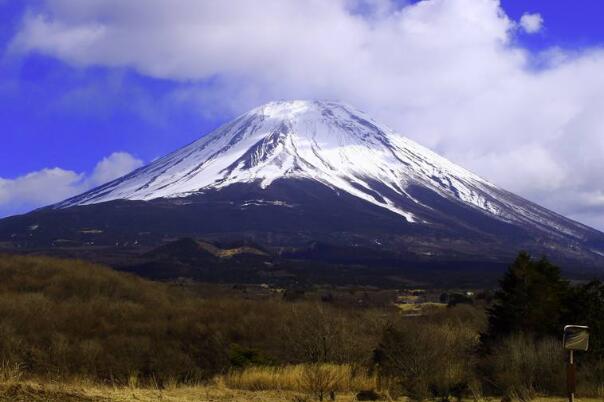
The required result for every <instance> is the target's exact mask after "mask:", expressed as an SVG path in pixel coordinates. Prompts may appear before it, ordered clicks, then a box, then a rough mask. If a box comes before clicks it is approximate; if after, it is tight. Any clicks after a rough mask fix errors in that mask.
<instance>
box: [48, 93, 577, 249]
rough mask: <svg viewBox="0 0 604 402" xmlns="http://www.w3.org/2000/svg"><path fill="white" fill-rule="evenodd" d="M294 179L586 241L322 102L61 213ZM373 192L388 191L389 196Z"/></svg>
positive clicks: (175, 158)
mask: <svg viewBox="0 0 604 402" xmlns="http://www.w3.org/2000/svg"><path fill="white" fill-rule="evenodd" d="M287 178H301V179H311V180H315V181H317V182H320V183H322V184H324V185H326V186H329V187H330V188H332V189H333V190H335V191H338V192H339V191H343V192H346V193H349V194H351V195H353V196H355V197H358V198H361V199H363V200H365V201H367V202H369V203H372V204H374V205H376V206H379V207H381V208H384V209H386V210H389V211H391V212H394V213H396V214H398V215H400V216H401V217H402V218H401V219H404V220H405V221H406V222H407V223H411V224H418V225H422V224H430V223H431V222H430V221H429V220H426V219H425V218H422V217H419V216H417V214H415V213H413V212H411V211H410V210H409V208H407V207H405V205H407V206H408V205H409V201H411V203H415V204H416V205H417V206H419V207H421V208H423V209H430V208H431V207H429V206H427V205H423V204H422V203H421V202H420V201H419V200H417V199H415V198H414V197H413V196H412V195H411V194H410V192H409V191H408V189H409V188H410V186H420V187H422V188H428V189H430V190H432V191H434V192H436V193H438V194H439V195H441V196H442V197H444V198H446V199H448V200H451V201H453V202H456V203H461V204H463V205H466V206H470V207H471V208H474V209H478V210H480V211H482V212H484V213H485V214H487V215H489V216H492V217H495V218H496V219H499V220H501V221H505V222H513V223H519V224H530V225H532V226H536V227H539V228H541V229H543V230H548V231H550V230H553V231H556V232H559V233H561V234H564V235H570V236H572V237H575V238H578V239H580V238H581V237H582V236H583V234H582V233H583V231H584V230H585V229H587V228H586V227H584V226H582V225H580V224H577V223H575V222H572V221H570V220H567V219H565V218H563V217H561V216H559V215H556V214H554V213H551V212H549V211H547V210H545V209H543V208H540V207H538V206H536V205H534V204H532V203H529V202H528V201H525V200H523V199H521V198H519V197H517V196H514V195H513V194H511V193H508V192H506V191H504V190H501V189H499V188H497V187H496V186H494V185H493V184H491V183H489V182H487V181H485V180H483V179H481V178H480V177H478V176H476V175H475V174H473V173H471V172H469V171H467V170H465V169H463V168H461V167H459V166H457V165H455V164H453V163H451V162H449V161H448V160H446V159H444V158H442V157H440V156H439V155H437V154H435V153H434V152H432V151H430V150H428V149H426V148H424V147H422V146H420V145H418V144H417V143H415V142H413V141H411V140H409V139H407V138H405V137H403V136H402V135H400V134H397V133H395V132H394V131H392V130H391V129H389V128H388V127H385V126H383V125H381V124H379V123H377V122H375V121H374V120H372V119H371V118H370V117H369V116H367V115H366V114H365V113H363V112H360V111H358V110H355V109H353V108H352V107H350V106H348V105H344V104H341V103H335V102H317V101H314V102H312V101H287V102H271V103H268V104H266V105H263V106H260V107H258V108H256V109H254V110H252V111H250V112H248V113H246V114H244V115H242V116H240V117H238V118H237V119H235V120H234V121H232V122H231V123H228V124H226V125H224V126H222V127H220V128H218V129H216V130H215V131H213V132H211V133H210V134H208V135H206V136H204V137H202V138H201V139H199V140H198V141H195V142H193V143H191V144H189V145H188V146H185V147H183V148H181V149H179V150H177V151H175V152H173V153H171V154H169V155H167V156H165V157H163V158H161V159H159V160H156V161H155V162H153V163H151V164H149V165H147V166H145V167H143V168H140V169H138V170H136V171H134V172H132V173H130V174H128V175H126V176H124V177H122V178H120V179H117V180H115V181H113V182H110V183H108V184H106V185H103V186H101V187H99V188H96V189H94V190H92V191H89V192H88V193H85V194H83V195H81V196H77V197H74V198H72V199H70V200H67V201H64V202H63V203H60V204H58V205H57V207H61V208H63V207H70V206H75V205H87V204H94V203H100V202H105V201H110V200H116V199H127V200H151V199H156V198H173V197H186V196H189V195H192V194H199V193H203V192H204V191H207V190H209V189H216V188H224V187H226V186H229V185H231V184H234V183H252V182H257V183H259V185H260V186H261V187H262V188H266V187H268V186H270V185H271V183H272V182H274V181H275V180H277V179H287ZM375 183H380V188H384V187H382V186H386V187H385V188H388V189H389V191H388V192H387V194H385V193H384V192H380V191H379V188H376V186H375ZM393 195H394V196H393ZM401 200H405V202H401Z"/></svg>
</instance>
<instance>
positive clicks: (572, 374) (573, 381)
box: [566, 349, 577, 402]
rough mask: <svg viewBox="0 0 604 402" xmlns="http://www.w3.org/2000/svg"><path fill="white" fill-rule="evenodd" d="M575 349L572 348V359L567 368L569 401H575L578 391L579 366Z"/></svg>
mask: <svg viewBox="0 0 604 402" xmlns="http://www.w3.org/2000/svg"><path fill="white" fill-rule="evenodd" d="M573 352H574V350H572V349H571V350H570V360H569V362H568V367H567V368H566V388H567V390H568V402H575V392H576V391H577V366H576V365H575V361H574V353H573Z"/></svg>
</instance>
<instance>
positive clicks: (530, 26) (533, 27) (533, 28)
mask: <svg viewBox="0 0 604 402" xmlns="http://www.w3.org/2000/svg"><path fill="white" fill-rule="evenodd" d="M520 27H521V28H522V29H523V30H524V32H526V33H528V34H533V33H537V32H539V31H541V28H543V17H542V16H541V14H539V13H533V14H531V13H524V14H523V15H522V17H520Z"/></svg>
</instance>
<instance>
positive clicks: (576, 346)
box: [563, 325, 589, 351]
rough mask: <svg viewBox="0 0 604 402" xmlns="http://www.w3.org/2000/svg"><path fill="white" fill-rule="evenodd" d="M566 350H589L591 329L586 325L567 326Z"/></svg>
mask: <svg viewBox="0 0 604 402" xmlns="http://www.w3.org/2000/svg"><path fill="white" fill-rule="evenodd" d="M563 343H564V349H566V350H582V351H586V350H587V349H588V348H589V327H586V326H584V325H566V326H565V327H564V338H563Z"/></svg>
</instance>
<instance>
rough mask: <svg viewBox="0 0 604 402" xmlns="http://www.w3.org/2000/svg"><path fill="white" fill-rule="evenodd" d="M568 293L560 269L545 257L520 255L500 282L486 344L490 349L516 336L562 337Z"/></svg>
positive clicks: (485, 340) (490, 316)
mask: <svg viewBox="0 0 604 402" xmlns="http://www.w3.org/2000/svg"><path fill="white" fill-rule="evenodd" d="M568 292H569V285H568V282H566V281H564V280H562V278H561V277H560V269H559V268H558V267H556V266H555V265H553V264H551V263H550V262H549V261H548V260H547V259H546V258H545V257H543V258H541V259H539V260H535V259H533V258H531V256H530V255H529V254H528V253H526V252H521V253H520V254H519V255H518V257H516V260H515V261H514V263H513V264H512V265H511V266H510V267H509V268H508V270H507V271H506V273H505V275H504V277H503V279H502V280H501V281H500V289H499V291H497V292H496V293H495V296H494V299H493V301H494V303H493V306H492V307H491V308H490V309H489V310H488V314H489V325H488V329H487V333H486V334H483V337H482V340H483V342H484V343H485V344H487V345H488V344H490V343H492V342H493V341H496V340H498V339H501V338H502V337H504V336H507V335H510V334H512V333H517V332H524V333H530V334H533V335H536V336H538V337H540V336H545V335H554V336H559V335H560V333H561V321H562V318H563V316H565V315H566V314H567V313H566V310H567V309H566V301H567V300H568V299H567V297H568Z"/></svg>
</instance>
